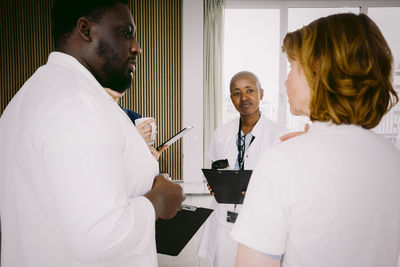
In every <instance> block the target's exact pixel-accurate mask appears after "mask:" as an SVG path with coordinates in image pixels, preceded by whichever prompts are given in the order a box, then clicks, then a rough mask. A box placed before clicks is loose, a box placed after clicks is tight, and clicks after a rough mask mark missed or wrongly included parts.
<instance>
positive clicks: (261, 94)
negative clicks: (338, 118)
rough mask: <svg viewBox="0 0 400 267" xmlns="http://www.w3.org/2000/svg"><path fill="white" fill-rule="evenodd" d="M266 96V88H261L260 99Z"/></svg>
mask: <svg viewBox="0 0 400 267" xmlns="http://www.w3.org/2000/svg"><path fill="white" fill-rule="evenodd" d="M263 97H264V89H262V88H260V100H262V99H263Z"/></svg>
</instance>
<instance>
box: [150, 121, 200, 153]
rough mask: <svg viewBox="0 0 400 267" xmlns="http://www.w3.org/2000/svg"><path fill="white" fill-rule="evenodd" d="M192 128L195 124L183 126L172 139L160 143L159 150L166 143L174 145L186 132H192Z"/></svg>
mask: <svg viewBox="0 0 400 267" xmlns="http://www.w3.org/2000/svg"><path fill="white" fill-rule="evenodd" d="M192 129H193V126H188V127H185V128H183V129H182V130H181V131H180V132H178V133H177V134H175V135H174V136H172V137H171V138H170V139H168V140H167V141H165V142H164V143H162V144H161V145H159V146H158V147H157V150H160V149H161V148H162V147H163V146H165V145H169V146H170V145H172V144H173V143H175V142H176V141H178V140H179V139H180V138H182V137H183V136H184V135H185V134H187V133H188V132H190V131H191V130H192Z"/></svg>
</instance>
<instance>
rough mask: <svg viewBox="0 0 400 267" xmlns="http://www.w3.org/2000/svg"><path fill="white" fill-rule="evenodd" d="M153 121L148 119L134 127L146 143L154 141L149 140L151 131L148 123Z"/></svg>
mask: <svg viewBox="0 0 400 267" xmlns="http://www.w3.org/2000/svg"><path fill="white" fill-rule="evenodd" d="M154 121H155V120H154V119H153V118H152V119H148V120H145V121H144V122H142V123H141V124H139V125H137V126H136V129H137V130H138V131H139V133H140V135H141V136H142V137H143V139H144V141H145V142H146V143H149V142H154V141H155V140H154V139H151V132H152V129H151V125H150V123H152V122H154Z"/></svg>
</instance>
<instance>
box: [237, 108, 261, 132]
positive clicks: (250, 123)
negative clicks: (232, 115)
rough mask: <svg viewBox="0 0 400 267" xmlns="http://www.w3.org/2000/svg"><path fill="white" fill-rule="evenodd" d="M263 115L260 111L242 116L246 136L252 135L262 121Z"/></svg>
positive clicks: (243, 130)
mask: <svg viewBox="0 0 400 267" xmlns="http://www.w3.org/2000/svg"><path fill="white" fill-rule="evenodd" d="M260 116H261V113H260V111H257V112H254V113H253V114H250V115H240V121H241V123H242V132H243V133H244V134H245V135H246V134H248V133H250V132H251V131H252V130H253V128H254V126H255V125H256V124H257V122H258V120H259V119H260Z"/></svg>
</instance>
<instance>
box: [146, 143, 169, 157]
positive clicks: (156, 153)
mask: <svg viewBox="0 0 400 267" xmlns="http://www.w3.org/2000/svg"><path fill="white" fill-rule="evenodd" d="M167 148H169V145H164V146H162V147H161V148H160V150H157V149H155V148H154V147H153V146H150V145H149V149H150V152H151V154H153V157H154V158H155V159H156V160H158V159H159V158H160V155H161V153H162V152H163V151H164V150H166V149H167Z"/></svg>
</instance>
